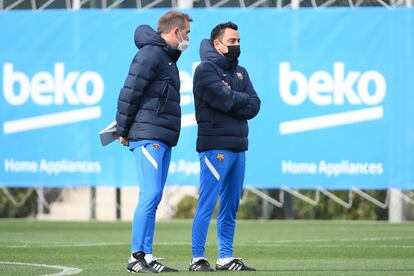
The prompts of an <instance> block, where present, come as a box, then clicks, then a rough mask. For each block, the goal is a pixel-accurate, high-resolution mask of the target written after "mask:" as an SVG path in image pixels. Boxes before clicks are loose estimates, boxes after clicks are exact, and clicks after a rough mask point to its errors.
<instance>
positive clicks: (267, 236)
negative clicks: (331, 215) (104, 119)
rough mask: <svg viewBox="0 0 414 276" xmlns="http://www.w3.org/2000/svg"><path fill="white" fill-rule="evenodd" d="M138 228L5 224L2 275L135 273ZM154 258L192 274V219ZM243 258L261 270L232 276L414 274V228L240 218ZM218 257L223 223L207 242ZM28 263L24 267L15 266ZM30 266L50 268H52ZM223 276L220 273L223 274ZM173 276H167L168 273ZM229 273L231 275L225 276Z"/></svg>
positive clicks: (166, 234)
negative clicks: (133, 242)
mask: <svg viewBox="0 0 414 276" xmlns="http://www.w3.org/2000/svg"><path fill="white" fill-rule="evenodd" d="M130 228H131V224H130V223H116V222H114V223H112V222H111V223H109V222H108V223H104V222H46V221H33V220H0V275H44V274H54V273H57V274H56V275H65V273H66V272H71V271H72V272H73V271H75V270H70V269H69V270H65V271H64V273H61V274H58V273H60V272H61V271H62V270H63V269H64V268H59V267H53V266H64V267H71V268H73V269H75V268H77V269H81V270H82V271H81V273H80V274H79V275H122V274H125V275H129V274H127V272H126V261H127V258H128V255H129V238H130ZM154 255H155V256H158V257H164V258H165V260H164V261H163V263H165V264H167V265H169V266H172V267H175V268H177V269H179V270H180V271H181V272H179V273H171V275H177V276H178V275H192V274H194V273H190V272H186V271H187V269H188V263H189V260H190V257H191V221H189V220H176V221H170V222H161V223H159V224H158V226H157V230H156V236H155V245H154ZM235 256H237V257H241V258H243V259H244V261H245V262H246V263H247V264H248V265H251V266H255V267H256V268H257V269H258V271H257V272H254V273H253V272H251V273H247V272H224V273H225V274H227V275H229V276H230V275H240V274H243V275H256V274H260V275H414V224H413V223H403V224H388V223H387V222H367V221H239V222H238V226H237V233H236V240H235ZM207 257H208V259H209V260H210V263H214V262H215V260H216V258H217V246H216V231H215V224H212V225H211V226H210V233H209V237H208V241H207ZM15 263H20V264H15ZM29 264H42V265H49V266H52V267H45V266H36V265H29ZM215 273H216V274H217V273H218V272H215ZM165 274H166V273H165ZM221 274H223V272H222V273H221Z"/></svg>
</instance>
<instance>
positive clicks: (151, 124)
mask: <svg viewBox="0 0 414 276" xmlns="http://www.w3.org/2000/svg"><path fill="white" fill-rule="evenodd" d="M135 44H136V46H137V47H138V49H139V51H138V53H137V54H136V55H135V57H134V59H133V60H132V63H131V66H130V68H129V72H128V76H127V78H126V80H125V84H124V87H123V88H122V89H121V92H120V94H119V98H118V109H117V113H116V122H117V124H118V128H117V134H118V135H120V136H122V137H126V138H128V139H129V140H131V141H139V140H146V139H151V140H160V141H163V142H165V143H166V144H168V145H169V146H170V147H173V146H175V145H177V141H178V137H179V134H180V127H181V108H180V78H179V75H178V69H177V66H176V62H177V60H178V58H179V57H180V54H181V52H180V51H179V50H177V49H176V48H174V47H172V46H170V45H168V44H167V43H166V42H165V40H164V39H162V38H161V36H160V34H159V33H157V32H156V31H154V30H153V29H152V28H151V27H150V26H148V25H141V26H139V27H138V28H137V29H136V31H135Z"/></svg>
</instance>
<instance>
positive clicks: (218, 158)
mask: <svg viewBox="0 0 414 276" xmlns="http://www.w3.org/2000/svg"><path fill="white" fill-rule="evenodd" d="M216 158H217V160H218V161H221V162H223V161H224V154H222V153H217V156H216Z"/></svg>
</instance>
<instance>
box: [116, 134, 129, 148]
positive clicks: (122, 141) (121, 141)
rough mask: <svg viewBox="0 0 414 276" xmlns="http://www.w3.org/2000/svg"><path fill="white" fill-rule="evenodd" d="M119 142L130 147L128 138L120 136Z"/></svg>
mask: <svg viewBox="0 0 414 276" xmlns="http://www.w3.org/2000/svg"><path fill="white" fill-rule="evenodd" d="M118 140H119V142H120V143H121V144H122V145H124V146H128V145H129V142H128V139H127V138H124V137H121V136H119V138H118Z"/></svg>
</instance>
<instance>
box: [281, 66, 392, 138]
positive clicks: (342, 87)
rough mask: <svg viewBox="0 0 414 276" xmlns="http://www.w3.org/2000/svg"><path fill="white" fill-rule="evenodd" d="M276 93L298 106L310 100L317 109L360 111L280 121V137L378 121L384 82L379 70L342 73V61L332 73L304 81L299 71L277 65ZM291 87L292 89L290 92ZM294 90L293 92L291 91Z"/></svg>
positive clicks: (315, 75)
mask: <svg viewBox="0 0 414 276" xmlns="http://www.w3.org/2000/svg"><path fill="white" fill-rule="evenodd" d="M279 80H280V81H279V93H280V97H281V99H282V101H283V102H285V103H286V104H288V105H291V106H299V105H301V104H303V103H305V102H306V101H307V100H309V101H310V102H311V103H312V104H314V105H317V106H328V105H334V106H335V105H336V106H340V105H345V104H347V105H353V106H361V107H363V108H362V109H358V110H352V111H347V112H340V113H334V114H328V115H323V116H317V117H308V118H302V119H297V120H293V121H286V122H281V123H280V125H279V131H280V134H281V135H286V134H292V133H298V132H304V131H310V130H315V129H322V128H328V127H334V126H340V125H346V124H353V123H359V122H364V121H371V120H377V119H381V118H382V117H383V113H384V111H383V107H382V106H381V105H380V104H381V103H382V101H383V100H384V98H385V95H386V91H387V83H386V81H385V78H384V76H383V75H382V74H381V73H380V72H378V71H366V72H359V71H349V72H347V73H346V72H345V64H344V63H343V62H335V63H334V65H333V74H331V73H330V72H327V71H316V72H314V73H313V74H311V75H310V76H309V78H307V77H306V76H305V75H304V74H303V73H302V72H300V71H296V70H292V68H291V64H290V63H288V62H282V63H280V64H279ZM293 87H294V88H295V89H293ZM292 90H295V91H292Z"/></svg>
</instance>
